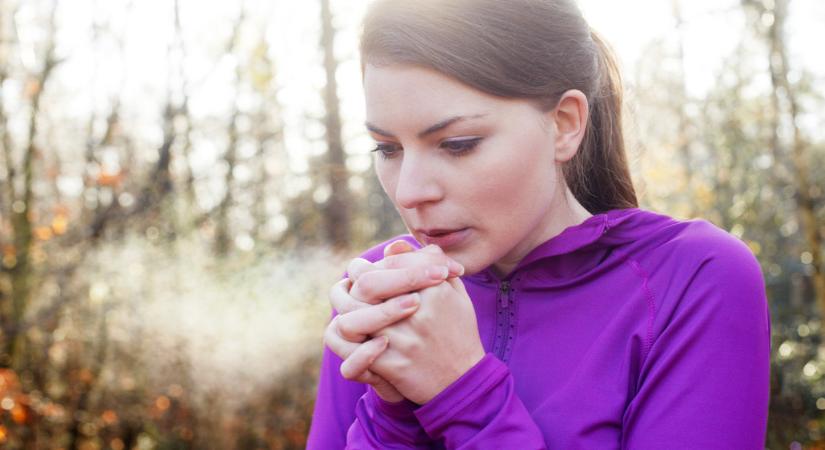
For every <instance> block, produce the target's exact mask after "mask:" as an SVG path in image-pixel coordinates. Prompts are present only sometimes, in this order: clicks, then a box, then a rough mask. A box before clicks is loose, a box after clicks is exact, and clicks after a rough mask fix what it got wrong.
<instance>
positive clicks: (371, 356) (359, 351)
mask: <svg viewBox="0 0 825 450" xmlns="http://www.w3.org/2000/svg"><path fill="white" fill-rule="evenodd" d="M388 342H389V339H388V338H387V337H386V336H379V337H377V338H374V339H370V340H369V341H367V342H364V343H363V344H361V345H359V346H358V348H356V349H355V350H354V351H353V352H352V353H351V354H350V355H349V357H348V358H347V359H345V360H344V362H343V363H342V364H341V376H343V377H344V378H346V379H348V380H355V379H356V378H358V377H359V376H360V375H361V374H362V373H363V372H364V371H366V370H367V369H369V367H370V366H371V365H372V363H373V362H375V359H376V358H378V356H379V355H380V354H381V353H383V352H384V350H386V349H387V344H388Z"/></svg>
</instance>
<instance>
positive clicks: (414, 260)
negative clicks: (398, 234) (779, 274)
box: [324, 241, 464, 402]
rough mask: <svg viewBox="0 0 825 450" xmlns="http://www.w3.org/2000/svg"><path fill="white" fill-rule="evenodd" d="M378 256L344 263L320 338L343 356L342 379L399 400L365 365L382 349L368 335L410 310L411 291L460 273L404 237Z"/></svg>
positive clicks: (431, 249) (383, 341)
mask: <svg viewBox="0 0 825 450" xmlns="http://www.w3.org/2000/svg"><path fill="white" fill-rule="evenodd" d="M384 256H385V258H384V259H383V260H381V261H379V262H376V263H370V262H368V261H366V260H363V259H360V258H356V259H354V260H353V261H352V262H351V263H350V264H349V266H348V268H347V272H348V275H349V278H345V279H343V280H341V281H340V282H338V283H336V284H335V286H333V288H332V290H331V291H330V302H331V303H332V306H333V308H335V310H336V311H337V312H338V313H339V314H338V315H337V316H335V318H333V320H332V322H330V324H329V326H328V327H327V330H326V333H325V336H324V342H325V343H326V345H327V346H328V347H329V348H330V349H331V350H332V351H333V352H334V353H335V354H337V355H338V356H339V357H341V358H342V359H344V363H343V364H342V365H341V374H342V376H343V377H344V378H346V379H349V380H353V381H359V382H362V383H366V384H370V385H372V386H373V388H374V389H375V390H376V393H377V394H378V395H379V396H380V397H381V398H383V399H384V400H386V401H390V402H399V401H401V400H403V399H404V397H403V396H402V395H401V394H400V393H398V391H397V390H396V389H395V388H394V387H393V386H392V385H391V384H390V383H388V382H387V381H386V380H384V379H383V378H382V377H380V376H379V375H377V374H375V373H373V372H371V371H370V370H369V367H370V365H372V363H373V362H374V361H375V359H376V358H377V357H378V356H379V355H380V354H381V353H382V352H383V351H384V350H385V349H386V348H387V345H388V341H387V338H386V337H384V336H379V337H375V338H372V339H369V340H368V338H370V336H371V335H373V334H375V333H378V332H379V331H381V330H383V329H384V328H387V327H389V326H392V325H393V324H395V323H397V322H399V321H401V320H404V319H406V318H407V317H409V316H410V315H412V314H413V313H415V311H416V310H417V309H418V304H419V302H420V296H419V295H418V294H417V293H416V292H417V291H419V290H421V289H425V288H428V287H431V286H435V285H437V284H439V283H441V282H443V281H444V280H446V279H447V278H449V277H455V276H460V275H462V274H463V272H464V268H463V267H462V266H461V265H460V264H458V263H457V262H455V261H453V260H452V259H450V258H449V257H447V256H446V255H445V254H444V252H442V251H441V249H440V248H438V247H436V246H428V247H425V248H423V249H421V250H418V251H415V250H414V249H413V248H412V246H410V244H409V243H407V242H405V241H396V242H393V243H392V244H390V245H388V246H387V247H386V248H385V249H384ZM386 299H392V300H390V301H385V300H386Z"/></svg>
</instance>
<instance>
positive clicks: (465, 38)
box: [361, 0, 638, 213]
mask: <svg viewBox="0 0 825 450" xmlns="http://www.w3.org/2000/svg"><path fill="white" fill-rule="evenodd" d="M361 58H362V66H365V65H366V64H376V65H383V64H411V65H417V66H424V67H429V68H432V69H434V70H436V71H439V72H441V73H444V74H446V75H448V76H450V77H453V78H455V79H457V80H459V81H461V82H463V83H465V84H467V85H469V86H472V87H474V88H476V89H478V90H480V91H482V92H486V93H488V94H492V95H496V96H500V97H509V98H525V99H532V100H535V101H536V102H537V103H538V104H539V105H540V106H541V107H542V108H545V109H546V110H549V109H552V108H554V107H555V106H556V104H557V103H558V101H559V99H560V98H561V95H562V94H563V93H564V92H566V91H568V90H570V89H578V90H580V91H582V92H583V93H584V94H585V95H586V96H587V99H588V102H589V104H590V123H589V125H588V127H587V131H586V135H585V138H584V140H583V141H582V144H581V147H580V148H579V151H578V152H577V153H576V156H575V157H573V159H572V160H570V161H569V162H568V163H567V164H566V165H565V166H564V168H563V171H564V178H565V181H566V182H567V185H568V186H569V187H570V190H571V191H572V193H573V195H575V196H576V199H577V200H579V202H580V203H581V204H582V205H583V206H584V207H585V208H586V209H587V210H588V211H590V212H591V213H600V212H604V211H607V210H610V209H620V208H632V207H636V206H637V205H638V203H637V200H636V193H635V191H634V189H633V183H632V180H631V178H630V171H629V170H628V167H627V158H626V156H625V146H624V138H623V135H622V123H621V111H622V86H621V78H620V76H619V70H618V67H617V65H616V62H615V58H614V56H613V53H612V51H611V50H610V48H609V47H608V46H607V44H606V43H605V42H604V41H603V40H602V39H601V38H600V37H599V36H598V35H597V34H596V33H594V32H593V31H591V29H590V26H589V25H588V24H587V22H586V21H585V20H584V18H583V17H582V14H581V12H580V11H579V9H578V6H577V5H576V4H575V2H574V1H573V0H415V1H413V0H377V1H376V2H375V3H374V4H373V5H372V6H371V8H370V10H369V12H368V14H367V16H366V18H365V20H364V29H363V34H362V37H361Z"/></svg>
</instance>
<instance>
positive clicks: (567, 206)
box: [492, 184, 593, 278]
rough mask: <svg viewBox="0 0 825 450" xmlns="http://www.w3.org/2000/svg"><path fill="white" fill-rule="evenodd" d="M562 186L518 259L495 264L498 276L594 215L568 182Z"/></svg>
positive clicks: (506, 272)
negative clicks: (537, 229)
mask: <svg viewBox="0 0 825 450" xmlns="http://www.w3.org/2000/svg"><path fill="white" fill-rule="evenodd" d="M561 187H562V189H563V190H562V192H563V195H559V196H557V197H556V200H555V201H554V202H553V205H552V207H551V208H550V214H548V215H547V217H546V220H545V221H544V222H543V223H541V224H540V226H539V232H538V233H536V234H535V235H534V236H533V237H532V238H530V239H528V240H527V241H525V242H524V243H522V245H523V248H521V249H520V251H518V252H517V253H516V254H517V255H518V257H517V259H511V260H499V261H498V262H497V263H495V264H493V267H492V269H493V272H494V273H495V274H496V275H497V276H499V277H501V278H503V277H505V276H507V275H508V274H510V272H512V271H513V270H514V269H515V268H516V266H517V265H518V263H519V262H520V261H521V260H522V259H523V258H524V257H525V256H527V254H528V253H530V251H532V250H533V249H534V248H536V247H538V246H539V245H540V244H542V243H544V242H546V241H548V240H550V239H552V238H554V237H556V236H558V235H559V234H561V232H562V231H564V230H565V229H567V228H569V227H572V226H575V225H579V224H580V223H582V222H584V221H585V220H587V219H588V218H589V217H592V216H593V214H591V213H590V211H588V210H587V209H585V208H584V206H582V204H581V203H579V201H578V200H576V197H574V196H573V193H572V192H571V191H570V188H568V187H567V185H566V184H564V185H562V186H561Z"/></svg>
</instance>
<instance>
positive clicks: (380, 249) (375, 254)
mask: <svg viewBox="0 0 825 450" xmlns="http://www.w3.org/2000/svg"><path fill="white" fill-rule="evenodd" d="M395 241H406V242H408V243H409V244H410V245H412V246H413V247H415V248H421V244H420V243H418V241H416V240H415V238H413V237H412V235H409V234H402V235H398V236H395V237H394V238H391V239H387V240H386V241H384V242H381V243H380V244H376V245H374V246H372V247H370V248H369V249H367V250H366V251H364V252H363V253H361V255H360V256H359V257H360V258H364V259H366V260H367V261H369V262H376V261H379V260H381V259H382V258H384V248H385V247H386V246H388V245H390V244H392V243H393V242H395Z"/></svg>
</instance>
